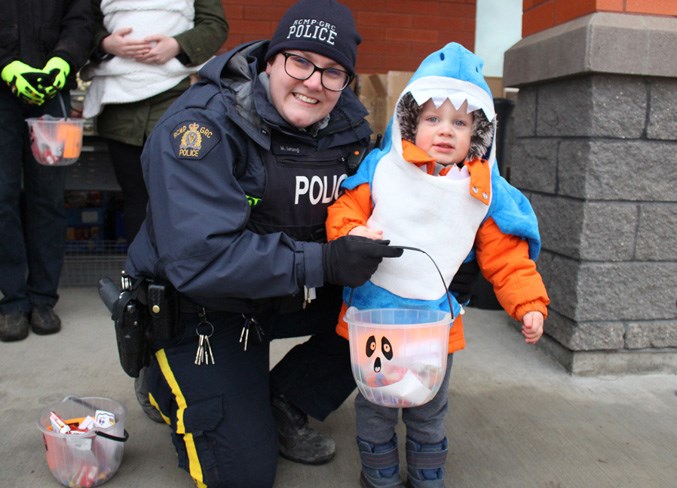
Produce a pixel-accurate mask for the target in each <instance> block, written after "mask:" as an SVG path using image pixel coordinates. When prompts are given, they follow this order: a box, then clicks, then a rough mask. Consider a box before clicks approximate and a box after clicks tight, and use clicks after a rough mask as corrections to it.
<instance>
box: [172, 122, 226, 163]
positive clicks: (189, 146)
mask: <svg viewBox="0 0 677 488" xmlns="http://www.w3.org/2000/svg"><path fill="white" fill-rule="evenodd" d="M220 139H221V135H220V134H219V132H218V131H216V130H214V129H213V128H212V127H210V126H209V125H208V124H204V123H202V122H197V121H194V120H187V121H185V122H181V123H180V124H179V125H177V126H176V127H175V128H174V130H173V131H172V132H171V143H172V148H173V149H174V154H175V155H176V157H177V158H178V159H196V160H197V159H202V158H204V157H205V156H206V155H207V153H208V152H209V151H211V150H212V148H213V147H214V146H216V144H217V143H218V142H219V140H220Z"/></svg>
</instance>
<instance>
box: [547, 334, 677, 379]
mask: <svg viewBox="0 0 677 488" xmlns="http://www.w3.org/2000/svg"><path fill="white" fill-rule="evenodd" d="M537 346H538V348H539V349H540V350H541V351H543V352H544V353H545V354H547V355H548V356H550V357H551V358H553V359H554V360H555V361H557V362H558V363H559V364H561V365H562V366H563V367H564V369H566V370H567V371H568V372H569V373H571V374H572V375H573V376H605V375H619V376H620V375H635V374H677V349H675V348H669V349H650V350H649V349H646V350H641V351H627V350H623V351H570V350H569V349H567V348H565V347H564V346H562V345H561V344H559V343H558V342H557V341H555V340H554V339H552V338H550V337H548V336H547V335H544V336H543V337H542V338H541V340H540V341H538V344H537Z"/></svg>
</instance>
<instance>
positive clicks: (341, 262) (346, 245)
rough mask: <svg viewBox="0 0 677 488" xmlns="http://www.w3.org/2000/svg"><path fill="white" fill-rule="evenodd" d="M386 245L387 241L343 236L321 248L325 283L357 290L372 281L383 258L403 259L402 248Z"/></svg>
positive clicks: (388, 242)
mask: <svg viewBox="0 0 677 488" xmlns="http://www.w3.org/2000/svg"><path fill="white" fill-rule="evenodd" d="M388 244H390V241H384V240H374V239H367V238H366V237H359V236H344V237H340V238H338V239H336V240H335V241H331V242H329V243H327V244H324V245H323V247H322V260H323V264H324V276H325V280H324V281H325V282H327V283H331V284H333V285H344V286H350V287H356V286H360V285H361V284H363V283H364V282H366V281H367V280H368V279H369V278H371V275H373V274H374V272H375V271H376V268H378V265H379V264H380V262H381V261H382V260H383V258H396V257H400V256H401V255H402V252H403V249H402V248H399V247H390V246H388Z"/></svg>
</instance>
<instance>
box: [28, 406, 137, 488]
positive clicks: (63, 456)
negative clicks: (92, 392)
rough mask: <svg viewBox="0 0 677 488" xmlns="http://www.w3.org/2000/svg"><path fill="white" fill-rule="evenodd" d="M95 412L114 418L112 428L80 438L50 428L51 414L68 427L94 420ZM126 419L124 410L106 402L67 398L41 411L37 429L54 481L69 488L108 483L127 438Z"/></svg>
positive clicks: (117, 465) (118, 461)
mask: <svg viewBox="0 0 677 488" xmlns="http://www.w3.org/2000/svg"><path fill="white" fill-rule="evenodd" d="M97 410H104V411H107V412H110V413H112V414H114V415H115V424H113V425H111V426H110V427H108V428H95V429H94V430H91V431H89V432H87V433H83V434H73V433H64V434H62V433H59V432H56V431H55V430H54V429H53V428H52V425H51V421H50V413H51V412H54V413H56V414H57V415H58V416H59V417H60V418H61V419H63V420H64V421H65V422H66V424H71V423H79V422H81V421H82V420H83V419H84V418H85V417H87V416H91V417H94V415H95V412H96V411H97ZM126 418H127V410H126V409H125V407H124V406H123V405H122V404H120V403H118V402H116V401H115V400H111V399H109V398H99V397H84V398H80V397H76V396H67V397H66V398H64V399H63V400H61V401H60V402H59V403H55V404H52V405H50V406H48V407H46V408H44V409H43V410H42V411H41V412H40V416H39V417H38V428H39V429H40V431H41V432H42V437H43V440H44V443H45V458H46V459H47V465H48V466H49V470H50V472H51V473H52V475H53V476H54V478H56V480H57V481H58V482H59V483H61V484H62V485H64V486H68V487H70V488H90V487H94V486H99V485H101V484H102V483H105V482H106V481H108V480H109V479H111V478H112V477H113V475H114V474H115V473H116V472H117V470H118V468H119V467H120V463H121V462H122V455H123V452H124V446H125V441H126V440H127V437H128V434H127V432H126V431H125V419H126Z"/></svg>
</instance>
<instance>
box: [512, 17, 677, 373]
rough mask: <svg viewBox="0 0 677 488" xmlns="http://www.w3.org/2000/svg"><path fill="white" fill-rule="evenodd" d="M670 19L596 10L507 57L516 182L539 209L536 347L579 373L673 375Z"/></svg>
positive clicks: (676, 331)
mask: <svg viewBox="0 0 677 488" xmlns="http://www.w3.org/2000/svg"><path fill="white" fill-rule="evenodd" d="M676 51H677V18H670V17H653V16H635V15H633V16H629V15H624V14H612V13H594V14H591V15H588V16H585V17H582V18H578V19H575V20H573V21H571V22H568V23H565V24H562V25H560V26H557V27H554V28H552V29H548V30H546V31H543V32H540V33H537V34H535V35H533V36H530V37H528V38H525V39H523V40H522V41H520V42H519V43H517V44H516V45H515V46H513V47H512V48H511V49H510V50H509V51H508V52H507V53H506V55H505V63H504V83H505V85H506V86H511V87H518V88H519V89H520V90H519V95H518V99H517V105H516V109H515V112H514V117H513V125H514V127H513V128H512V134H513V143H512V147H511V154H510V157H509V161H510V181H511V183H513V184H514V185H515V186H517V187H518V188H520V189H522V190H523V191H524V192H525V194H527V196H528V197H529V198H530V200H531V202H532V204H533V205H534V208H535V210H536V213H537V215H538V217H539V224H540V228H541V234H542V237H543V253H542V255H541V258H540V260H539V262H538V265H539V268H540V270H541V272H542V274H543V276H544V279H545V281H546V285H547V287H548V290H549V293H550V296H551V299H552V303H551V307H550V317H549V319H548V321H547V324H546V333H547V336H548V337H547V339H546V340H545V341H544V345H543V347H544V348H545V349H546V350H547V351H548V352H549V353H551V354H552V355H553V356H554V357H555V358H556V359H557V360H558V361H559V362H561V363H562V364H563V365H564V366H565V367H566V368H567V369H569V370H570V371H571V372H572V373H574V374H618V373H650V372H677V156H675V155H676V154H677V61H676V58H675V54H674V53H675V52H676Z"/></svg>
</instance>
